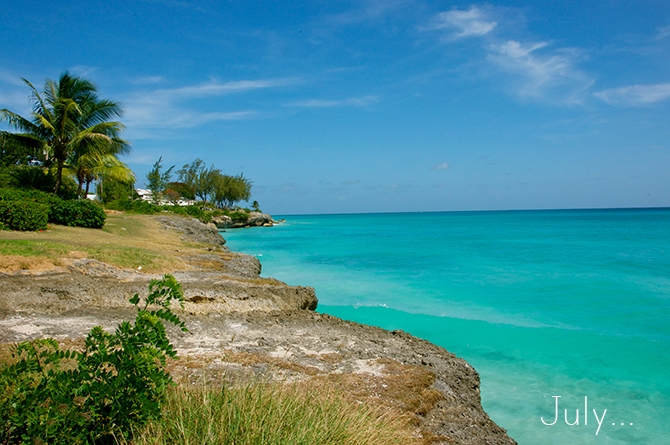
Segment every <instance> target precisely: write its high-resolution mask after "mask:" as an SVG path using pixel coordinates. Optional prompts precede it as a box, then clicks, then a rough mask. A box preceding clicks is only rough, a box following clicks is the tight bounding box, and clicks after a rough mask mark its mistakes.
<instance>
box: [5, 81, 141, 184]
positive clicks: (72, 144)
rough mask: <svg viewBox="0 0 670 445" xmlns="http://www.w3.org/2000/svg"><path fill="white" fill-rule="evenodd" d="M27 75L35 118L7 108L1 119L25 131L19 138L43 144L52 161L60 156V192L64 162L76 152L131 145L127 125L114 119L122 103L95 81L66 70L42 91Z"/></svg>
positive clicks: (29, 143) (107, 150) (47, 161)
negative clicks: (99, 90)
mask: <svg viewBox="0 0 670 445" xmlns="http://www.w3.org/2000/svg"><path fill="white" fill-rule="evenodd" d="M23 81H24V82H25V83H26V85H28V87H29V88H30V90H31V93H32V101H33V112H32V119H31V120H30V119H26V118H24V117H22V116H20V115H18V114H17V113H14V112H12V111H9V110H7V109H2V110H0V120H6V121H7V122H8V123H9V125H11V126H12V127H14V128H16V129H17V130H19V131H20V132H21V133H17V134H15V135H14V136H13V137H14V138H15V140H21V141H23V143H24V144H25V145H27V146H31V147H39V150H40V151H41V152H42V153H43V157H44V162H45V164H46V166H47V167H48V166H49V165H50V164H51V163H52V162H55V164H56V181H55V186H54V192H55V193H57V192H58V190H59V188H60V185H61V180H62V176H63V168H64V167H65V164H66V162H67V161H68V160H69V159H70V158H71V157H72V156H73V155H75V153H79V154H80V155H81V154H82V153H88V152H94V151H98V152H100V153H116V154H119V153H125V152H127V151H129V149H130V144H129V143H128V142H127V141H125V140H123V139H121V138H120V137H119V134H120V133H121V132H122V131H123V129H124V126H123V125H122V124H121V123H120V122H115V121H110V119H112V118H113V117H120V116H121V114H122V112H121V108H120V106H119V104H117V103H116V102H112V101H110V100H106V99H100V98H99V97H98V93H97V88H96V86H95V85H94V84H93V83H92V82H91V81H89V80H86V79H82V78H80V77H76V76H72V75H70V74H69V73H68V72H65V73H63V74H62V75H61V76H60V78H59V79H58V81H57V82H56V81H53V80H47V81H46V82H45V84H44V91H43V92H42V94H40V93H39V92H38V91H37V89H36V88H35V87H34V86H33V85H32V84H31V83H30V82H29V81H28V80H26V79H23ZM80 155H79V156H80Z"/></svg>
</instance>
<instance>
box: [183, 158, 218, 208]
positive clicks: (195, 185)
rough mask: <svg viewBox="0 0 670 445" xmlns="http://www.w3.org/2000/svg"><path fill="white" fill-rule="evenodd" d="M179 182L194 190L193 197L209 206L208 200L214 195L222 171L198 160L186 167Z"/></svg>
mask: <svg viewBox="0 0 670 445" xmlns="http://www.w3.org/2000/svg"><path fill="white" fill-rule="evenodd" d="M177 174H178V175H179V180H180V181H181V182H183V183H184V184H186V185H187V186H188V187H190V188H191V189H192V190H193V195H194V196H193V197H194V198H195V197H198V198H200V199H202V201H203V202H204V203H205V204H207V199H208V198H211V197H212V196H213V195H214V189H215V178H216V177H217V175H218V176H220V175H221V171H220V170H218V169H216V168H214V166H213V165H212V166H211V167H209V168H207V164H205V162H204V161H203V160H202V159H200V158H198V159H196V160H195V161H193V162H191V163H190V164H186V165H184V166H183V167H182V168H181V169H180V170H179V171H178V172H177Z"/></svg>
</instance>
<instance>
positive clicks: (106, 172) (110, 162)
mask: <svg viewBox="0 0 670 445" xmlns="http://www.w3.org/2000/svg"><path fill="white" fill-rule="evenodd" d="M65 169H66V171H67V172H69V173H71V174H72V176H74V178H75V179H76V180H77V184H78V188H77V196H85V195H88V191H89V188H90V185H91V182H93V181H97V180H102V178H103V177H109V178H110V179H113V180H116V181H120V182H124V183H131V184H132V183H134V182H135V174H134V173H133V171H132V170H131V169H130V167H128V166H127V165H126V164H124V163H123V162H121V161H119V159H118V158H117V157H116V155H114V154H113V153H102V152H99V151H92V152H88V153H85V154H83V155H81V156H78V157H74V158H73V164H72V165H70V164H68V165H66V167H65ZM84 184H86V190H85V191H84V190H83V186H84ZM82 192H83V193H82Z"/></svg>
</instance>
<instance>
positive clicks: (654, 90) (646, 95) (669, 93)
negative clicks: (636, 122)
mask: <svg viewBox="0 0 670 445" xmlns="http://www.w3.org/2000/svg"><path fill="white" fill-rule="evenodd" d="M593 94H594V96H596V97H598V98H599V99H602V100H604V101H605V102H607V103H608V104H610V105H616V106H624V107H625V106H628V107H635V106H641V105H648V104H652V103H656V102H662V101H664V100H667V99H670V83H658V84H652V85H631V86H627V87H621V88H611V89H608V90H603V91H599V92H597V93H593Z"/></svg>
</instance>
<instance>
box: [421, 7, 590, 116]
mask: <svg viewBox="0 0 670 445" xmlns="http://www.w3.org/2000/svg"><path fill="white" fill-rule="evenodd" d="M508 12H509V11H507V12H505V10H504V9H502V8H497V9H496V8H493V7H485V8H483V7H478V6H472V7H470V9H467V10H459V9H457V8H454V9H451V10H450V11H445V12H441V13H438V14H437V15H435V16H434V17H433V19H432V20H431V22H430V24H429V26H427V27H426V28H424V30H433V31H441V32H443V33H445V34H444V35H443V37H444V38H445V40H446V41H447V42H448V43H450V44H451V45H456V44H459V42H460V41H462V40H464V38H466V37H468V38H470V39H469V40H468V41H470V42H479V44H480V45H481V46H480V49H481V52H477V51H475V52H474V53H473V56H474V57H482V59H480V62H483V63H481V65H480V66H481V67H482V71H483V72H484V74H487V75H488V76H491V75H492V74H491V70H492V69H493V70H494V72H495V73H496V74H500V73H505V74H506V75H507V76H505V77H504V78H505V79H506V82H507V85H508V86H509V87H511V92H512V93H513V94H514V95H516V96H518V97H520V98H523V99H529V98H530V99H536V100H547V101H552V102H555V101H558V102H562V103H578V102H581V101H582V99H583V98H584V96H585V94H584V93H585V91H586V90H588V88H589V87H590V86H591V85H592V84H593V80H592V79H591V78H590V77H589V76H588V75H586V74H585V73H584V72H583V71H582V70H580V69H579V67H578V62H579V61H580V60H581V59H582V58H583V52H582V51H580V50H579V49H576V48H560V47H555V45H553V44H552V43H551V42H547V41H538V40H536V39H532V38H520V37H519V35H520V34H523V33H524V29H523V26H519V25H518V24H519V23H521V22H522V21H520V19H510V18H509V17H508V16H511V14H509V13H508ZM508 22H509V23H508ZM512 25H516V26H512ZM513 34H514V35H515V36H516V37H514V38H510V37H511V36H512V35H513ZM473 39H475V40H473ZM477 54H479V56H478V55H477Z"/></svg>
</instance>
